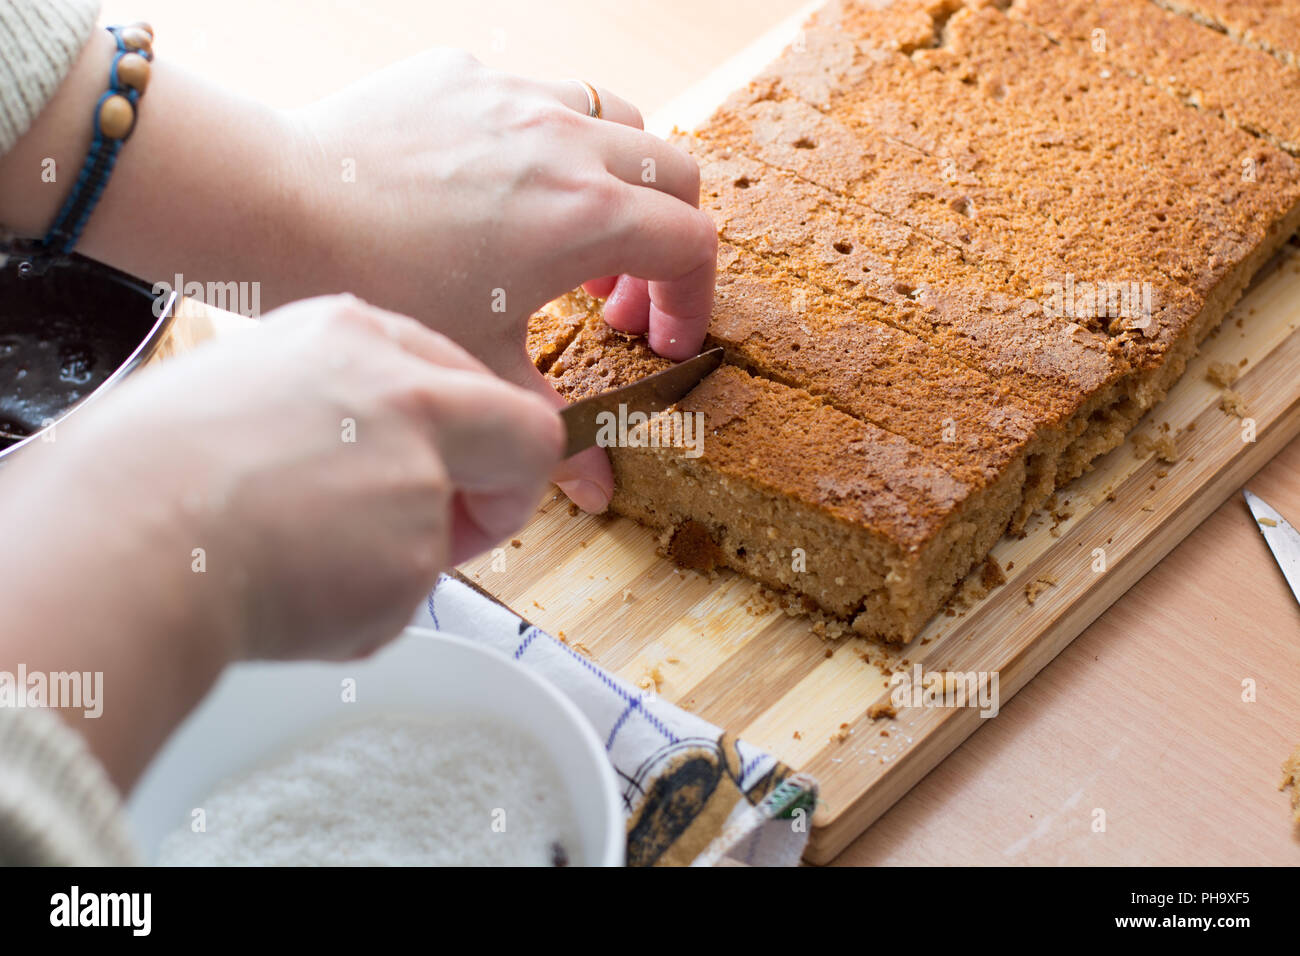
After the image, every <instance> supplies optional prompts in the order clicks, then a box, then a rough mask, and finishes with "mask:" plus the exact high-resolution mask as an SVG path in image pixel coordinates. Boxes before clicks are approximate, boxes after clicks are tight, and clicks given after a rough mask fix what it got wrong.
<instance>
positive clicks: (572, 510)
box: [569, 501, 582, 518]
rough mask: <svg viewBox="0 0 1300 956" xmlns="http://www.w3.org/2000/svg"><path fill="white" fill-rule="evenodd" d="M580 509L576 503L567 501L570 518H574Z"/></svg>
mask: <svg viewBox="0 0 1300 956" xmlns="http://www.w3.org/2000/svg"><path fill="white" fill-rule="evenodd" d="M581 511H582V509H581V508H579V507H578V506H577V505H575V504H574V503H573V502H572V501H570V502H569V517H570V518H576V517H578V515H579V513H580V512H581Z"/></svg>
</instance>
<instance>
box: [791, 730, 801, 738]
mask: <svg viewBox="0 0 1300 956" xmlns="http://www.w3.org/2000/svg"><path fill="white" fill-rule="evenodd" d="M791 736H793V737H794V739H795V740H803V734H802V733H801V732H800V731H798V730H796V731H795V732H794V733H793V734H792V735H791Z"/></svg>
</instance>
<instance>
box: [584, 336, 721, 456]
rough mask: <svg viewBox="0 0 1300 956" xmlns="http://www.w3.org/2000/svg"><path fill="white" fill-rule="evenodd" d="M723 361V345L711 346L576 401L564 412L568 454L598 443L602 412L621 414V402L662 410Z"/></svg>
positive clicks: (644, 409)
mask: <svg viewBox="0 0 1300 956" xmlns="http://www.w3.org/2000/svg"><path fill="white" fill-rule="evenodd" d="M721 364H722V349H709V351H707V352H702V353H700V354H699V355H697V356H695V358H689V359H687V360H686V361H685V362H678V363H677V364H676V365H674V366H673V367H672V368H666V369H664V370H663V371H662V372H655V373H654V374H653V375H647V376H646V377H645V378H642V379H638V380H637V381H635V382H633V383H632V384H631V385H624V386H623V387H622V388H616V389H612V390H611V391H608V392H601V393H600V394H599V395H591V396H589V397H587V398H584V399H582V401H579V402H574V403H573V404H572V405H570V406H569V407H568V408H566V409H564V411H562V412H560V420H561V421H562V422H564V434H565V439H566V442H565V448H564V457H565V458H568V457H569V456H570V455H576V454H577V453H578V452H580V451H582V450H583V449H584V448H590V447H591V446H592V445H594V444H596V436H597V435H599V434H600V429H601V424H602V422H601V416H602V415H604V414H612V415H615V416H617V415H618V412H619V406H620V405H623V406H626V407H627V408H629V409H631V410H633V411H638V412H647V413H648V412H661V411H663V410H664V409H665V408H667V407H668V406H670V405H673V404H675V403H676V402H679V401H681V400H682V399H683V398H685V397H686V395H687V393H689V392H690V390H691V389H693V388H694V387H695V386H696V385H699V384H700V382H702V381H703V380H704V377H705V376H706V375H708V374H709V373H710V372H712V371H713V370H714V369H716V368H717V367H718V366H719V365H721Z"/></svg>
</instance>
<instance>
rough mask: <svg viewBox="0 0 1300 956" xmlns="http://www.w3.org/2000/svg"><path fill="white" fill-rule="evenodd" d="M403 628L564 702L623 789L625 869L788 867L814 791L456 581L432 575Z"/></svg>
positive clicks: (808, 782) (760, 754)
mask: <svg viewBox="0 0 1300 956" xmlns="http://www.w3.org/2000/svg"><path fill="white" fill-rule="evenodd" d="M411 623H412V624H415V625H418V626H421V627H433V628H435V629H437V630H441V631H445V632H447V633H448V634H455V635H458V636H460V637H465V638H470V639H473V640H477V641H481V642H482V643H484V644H488V645H490V646H492V647H495V648H496V649H497V650H499V651H501V652H503V653H505V654H508V655H509V656H511V657H513V658H514V659H515V660H517V661H519V662H521V663H523V664H525V665H527V666H529V667H531V668H533V669H534V670H535V671H536V672H537V673H539V674H540V675H541V676H543V677H545V678H546V679H547V680H549V681H550V682H551V683H552V684H554V685H555V686H556V687H558V688H559V689H560V690H561V691H563V692H564V693H565V694H567V695H568V696H569V698H570V699H571V700H572V701H573V702H574V703H575V704H577V705H578V708H579V709H580V710H581V711H582V712H583V713H584V714H586V716H587V718H588V719H589V720H590V721H591V722H592V724H593V725H594V726H595V728H596V732H597V734H598V735H599V736H600V737H601V738H603V739H604V741H605V752H606V753H607V754H608V755H609V759H610V762H611V763H612V764H613V765H614V769H615V770H616V771H617V773H618V777H619V780H620V782H621V784H622V791H623V805H624V807H625V809H626V812H627V862H628V865H629V866H714V865H719V864H726V863H747V864H752V865H755V866H793V865H794V864H796V863H798V862H799V858H800V857H801V856H802V854H803V849H804V846H805V845H806V844H807V842H808V834H809V830H810V828H811V816H812V811H813V808H814V806H815V805H816V803H817V782H816V781H815V780H813V779H812V778H811V777H809V776H807V775H805V774H799V773H795V772H794V771H792V770H791V769H790V768H789V767H787V766H786V765H785V764H783V763H781V762H780V761H779V760H777V759H776V758H775V757H773V756H772V755H771V754H768V753H765V752H764V751H762V750H759V749H758V748H756V747H751V746H750V745H749V744H746V743H745V742H744V741H742V740H739V739H737V738H735V737H733V736H731V735H730V734H728V733H727V732H726V731H724V730H721V729H720V728H718V727H715V726H713V725H712V724H710V723H709V722H708V721H705V720H701V719H700V718H699V717H696V716H695V715H694V714H690V713H687V712H686V711H684V710H682V709H680V708H678V707H675V706H673V705H672V704H670V703H668V702H667V701H664V700H660V699H658V698H657V697H656V696H655V695H654V694H652V693H650V692H648V691H645V690H642V689H641V688H639V687H634V686H632V685H631V684H629V683H627V682H626V681H624V680H622V679H621V678H619V677H615V676H614V675H613V674H610V673H609V672H608V671H605V670H603V669H602V668H600V667H599V666H597V665H596V663H595V662H593V661H592V660H591V658H589V657H587V656H586V655H584V654H582V653H580V652H578V651H576V650H574V649H573V648H572V647H570V646H569V645H568V644H567V643H565V642H563V641H560V640H557V639H556V638H554V637H552V636H551V635H549V634H547V633H546V632H545V631H543V630H541V629H540V628H538V627H536V626H534V625H532V624H529V623H528V622H527V621H525V620H523V619H522V618H520V617H518V616H517V615H515V613H514V612H513V611H511V610H510V609H509V608H506V607H504V606H503V605H501V604H499V603H497V602H496V601H495V600H494V599H492V598H491V597H489V596H488V595H486V594H484V593H483V592H481V591H479V590H478V589H477V588H475V587H473V586H472V585H469V584H467V583H466V582H464V581H463V580H460V579H457V578H454V577H451V576H449V575H445V574H444V575H442V576H441V577H439V579H438V584H437V586H436V587H435V588H434V589H433V591H432V593H430V594H429V598H428V600H427V601H426V602H425V604H424V606H423V607H422V608H421V609H420V610H419V611H418V612H417V613H416V616H415V619H414V620H413V621H412V622H411Z"/></svg>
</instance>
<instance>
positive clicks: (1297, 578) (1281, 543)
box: [1241, 488, 1300, 601]
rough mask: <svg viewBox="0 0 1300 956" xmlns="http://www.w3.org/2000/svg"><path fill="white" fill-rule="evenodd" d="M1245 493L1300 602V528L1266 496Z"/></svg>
mask: <svg viewBox="0 0 1300 956" xmlns="http://www.w3.org/2000/svg"><path fill="white" fill-rule="evenodd" d="M1241 494H1242V497H1244V498H1245V499H1246V506H1247V507H1248V508H1250V513H1251V514H1252V515H1254V516H1255V524H1256V526H1257V527H1258V528H1259V532H1260V534H1262V535H1263V536H1264V540H1265V541H1266V542H1267V543H1268V547H1269V550H1270V551H1272V552H1273V557H1275V558H1277V563H1278V566H1279V567H1280V568H1281V569H1282V576H1283V577H1284V578H1286V583H1287V584H1289V585H1291V593H1292V594H1294V595H1295V599H1296V600H1297V601H1300V531H1296V529H1295V528H1293V527H1291V524H1290V522H1288V521H1287V520H1286V519H1285V518H1283V517H1282V516H1281V515H1280V514H1278V513H1277V512H1276V511H1274V510H1273V508H1272V507H1271V506H1270V505H1269V504H1268V502H1266V501H1265V500H1264V499H1263V498H1261V497H1259V496H1258V495H1255V494H1252V493H1251V492H1249V491H1247V490H1246V489H1244V488H1243V489H1242V491H1241Z"/></svg>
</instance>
